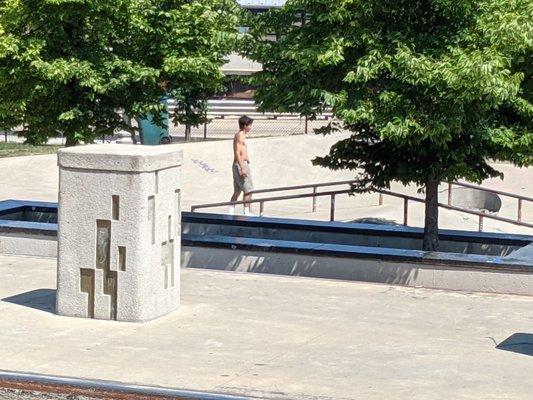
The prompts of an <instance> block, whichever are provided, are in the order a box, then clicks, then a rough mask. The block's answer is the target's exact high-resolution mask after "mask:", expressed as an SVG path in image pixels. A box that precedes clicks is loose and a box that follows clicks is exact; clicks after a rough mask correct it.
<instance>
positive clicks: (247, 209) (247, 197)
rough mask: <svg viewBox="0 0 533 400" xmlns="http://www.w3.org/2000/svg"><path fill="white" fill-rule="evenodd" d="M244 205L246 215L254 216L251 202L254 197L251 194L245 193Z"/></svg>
mask: <svg viewBox="0 0 533 400" xmlns="http://www.w3.org/2000/svg"><path fill="white" fill-rule="evenodd" d="M243 201H245V203H244V215H253V214H252V212H251V211H250V203H249V202H250V201H252V195H251V194H250V193H245V194H244V197H243Z"/></svg>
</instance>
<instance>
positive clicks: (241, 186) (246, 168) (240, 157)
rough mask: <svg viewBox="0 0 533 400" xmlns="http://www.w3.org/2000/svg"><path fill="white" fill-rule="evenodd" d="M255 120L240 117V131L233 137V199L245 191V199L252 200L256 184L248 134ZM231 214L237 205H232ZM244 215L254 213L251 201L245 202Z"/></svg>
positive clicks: (236, 198) (235, 199)
mask: <svg viewBox="0 0 533 400" xmlns="http://www.w3.org/2000/svg"><path fill="white" fill-rule="evenodd" d="M253 122H254V121H253V119H251V118H250V117H247V116H243V117H241V118H239V132H238V133H237V134H236V135H235V137H234V138H233V167H232V169H233V196H231V201H237V200H238V199H239V196H240V195H241V192H243V193H244V197H243V201H245V202H247V201H250V200H252V195H251V194H250V192H251V191H252V190H253V189H254V184H253V181H252V174H251V172H250V158H249V157H248V148H247V146H246V135H247V134H248V133H250V131H251V130H252V123H253ZM229 214H230V215H234V214H235V206H230V208H229ZM244 215H253V214H252V213H251V212H250V203H244Z"/></svg>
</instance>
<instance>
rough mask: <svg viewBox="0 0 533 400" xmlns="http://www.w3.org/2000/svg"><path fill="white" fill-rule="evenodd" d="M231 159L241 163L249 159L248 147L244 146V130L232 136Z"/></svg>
mask: <svg viewBox="0 0 533 400" xmlns="http://www.w3.org/2000/svg"><path fill="white" fill-rule="evenodd" d="M233 161H234V162H236V163H238V164H239V165H240V166H241V167H242V165H241V163H244V162H247V161H250V159H249V158H248V147H247V146H246V135H245V133H244V131H240V132H238V133H237V134H236V135H235V137H234V138H233Z"/></svg>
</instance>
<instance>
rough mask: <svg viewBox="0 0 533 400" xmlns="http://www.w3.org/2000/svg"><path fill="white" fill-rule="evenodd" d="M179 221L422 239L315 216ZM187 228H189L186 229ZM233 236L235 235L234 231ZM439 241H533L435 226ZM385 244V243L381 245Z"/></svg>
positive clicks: (202, 216)
mask: <svg viewBox="0 0 533 400" xmlns="http://www.w3.org/2000/svg"><path fill="white" fill-rule="evenodd" d="M182 221H183V224H184V226H183V228H184V233H193V234H194V233H196V232H195V231H193V229H191V227H190V226H191V225H192V224H201V225H203V226H208V225H218V226H221V227H223V226H225V227H235V228H259V227H260V228H263V229H275V230H276V232H278V231H281V230H287V231H288V230H291V231H295V232H298V231H307V232H321V233H335V234H339V235H340V234H344V235H365V236H369V237H380V238H381V237H385V238H395V239H396V238H407V239H419V240H422V238H423V235H424V230H423V229H422V228H416V227H409V226H403V225H377V224H360V223H346V222H329V221H315V220H301V219H289V218H267V217H244V216H231V215H224V214H211V213H192V212H183V213H182ZM187 229H189V231H187ZM234 236H237V235H234ZM439 239H440V241H442V242H463V243H476V244H491V245H494V244H497V245H502V246H515V247H522V246H526V245H528V244H530V243H533V236H530V235H515V234H507V233H495V232H471V231H458V230H448V229H442V230H439ZM382 247H387V246H382Z"/></svg>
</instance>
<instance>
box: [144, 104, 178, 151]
mask: <svg viewBox="0 0 533 400" xmlns="http://www.w3.org/2000/svg"><path fill="white" fill-rule="evenodd" d="M161 102H162V103H163V104H164V105H165V109H164V110H163V111H161V121H163V124H164V125H165V127H164V128H162V127H160V126H159V125H157V124H156V123H155V122H154V116H153V114H148V115H146V118H143V119H140V118H139V119H138V120H137V122H138V124H139V133H140V136H141V143H142V144H146V145H151V146H154V145H158V144H168V143H171V142H172V138H171V137H170V135H169V134H168V106H167V100H166V99H163V100H162V101H161Z"/></svg>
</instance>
